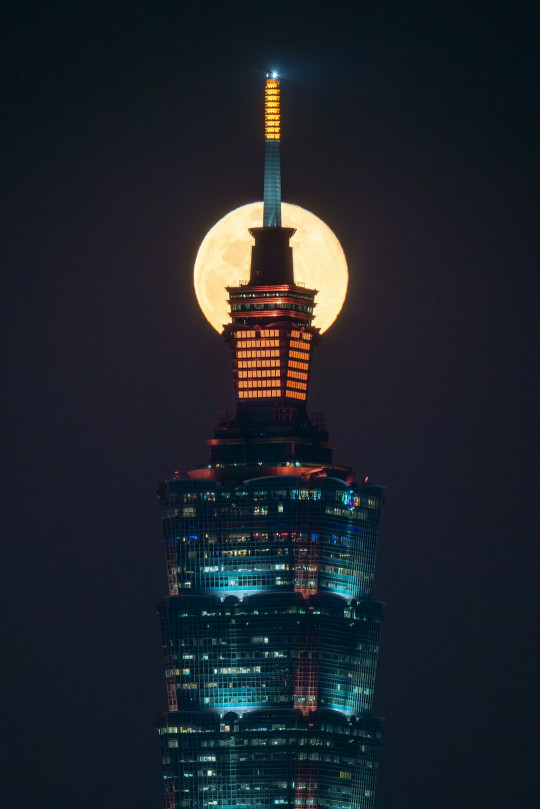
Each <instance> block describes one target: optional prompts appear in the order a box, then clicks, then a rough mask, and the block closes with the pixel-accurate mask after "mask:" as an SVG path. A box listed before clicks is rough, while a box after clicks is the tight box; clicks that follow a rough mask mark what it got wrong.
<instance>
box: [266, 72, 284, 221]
mask: <svg viewBox="0 0 540 809" xmlns="http://www.w3.org/2000/svg"><path fill="white" fill-rule="evenodd" d="M280 138H281V110H280V89H279V79H278V77H277V73H272V74H271V75H267V77H266V85H265V88H264V148H265V151H264V217H263V224H264V227H270V228H272V227H274V228H276V227H278V228H279V227H281V168H280V157H279V142H280Z"/></svg>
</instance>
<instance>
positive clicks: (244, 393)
mask: <svg viewBox="0 0 540 809" xmlns="http://www.w3.org/2000/svg"><path fill="white" fill-rule="evenodd" d="M280 397H281V388H263V389H261V390H239V391H238V398H239V399H276V398H280Z"/></svg>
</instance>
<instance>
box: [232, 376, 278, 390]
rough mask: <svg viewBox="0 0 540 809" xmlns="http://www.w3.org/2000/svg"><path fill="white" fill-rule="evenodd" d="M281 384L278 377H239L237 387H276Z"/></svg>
mask: <svg viewBox="0 0 540 809" xmlns="http://www.w3.org/2000/svg"><path fill="white" fill-rule="evenodd" d="M280 385H281V380H280V379H279V378H278V379H239V380H238V387H239V388H268V387H275V388H278V387H280Z"/></svg>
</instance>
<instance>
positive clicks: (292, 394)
mask: <svg viewBox="0 0 540 809" xmlns="http://www.w3.org/2000/svg"><path fill="white" fill-rule="evenodd" d="M285 395H286V396H287V397H288V398H289V399H300V400H301V401H305V399H306V394H305V393H300V391H297V390H291V389H290V388H287V389H286V392H285Z"/></svg>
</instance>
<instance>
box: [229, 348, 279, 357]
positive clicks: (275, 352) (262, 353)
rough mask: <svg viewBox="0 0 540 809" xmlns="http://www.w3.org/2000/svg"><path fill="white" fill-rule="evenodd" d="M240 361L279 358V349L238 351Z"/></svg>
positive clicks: (237, 355)
mask: <svg viewBox="0 0 540 809" xmlns="http://www.w3.org/2000/svg"><path fill="white" fill-rule="evenodd" d="M235 353H236V357H237V358H238V359H239V360H246V359H255V358H259V357H279V349H275V348H270V349H258V350H257V351H236V352H235Z"/></svg>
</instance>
